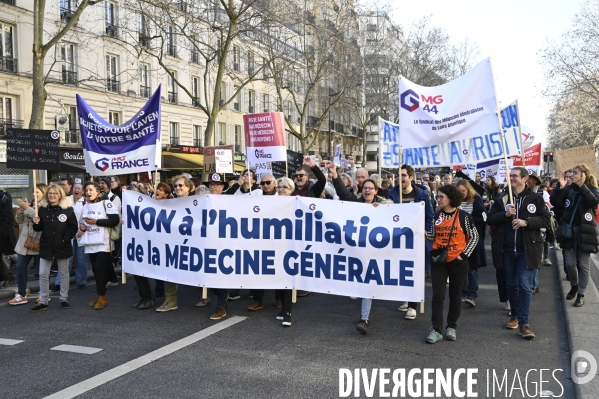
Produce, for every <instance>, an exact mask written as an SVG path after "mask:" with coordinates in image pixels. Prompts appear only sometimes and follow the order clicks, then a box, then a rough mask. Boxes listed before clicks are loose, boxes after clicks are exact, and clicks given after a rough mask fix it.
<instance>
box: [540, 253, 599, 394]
mask: <svg viewBox="0 0 599 399" xmlns="http://www.w3.org/2000/svg"><path fill="white" fill-rule="evenodd" d="M551 252H552V253H553V254H554V257H555V260H556V262H555V263H554V264H556V265H558V276H559V287H560V295H561V300H562V310H563V312H564V321H565V323H566V334H567V335H568V347H569V349H570V356H571V355H572V354H573V353H574V352H575V351H577V350H585V351H587V352H591V353H593V352H594V355H595V358H596V359H599V357H598V355H597V352H598V350H597V347H596V346H593V347H592V346H591V345H589V342H588V339H595V340H596V339H597V338H590V337H589V338H585V337H581V336H580V335H579V334H578V333H579V332H584V331H583V330H584V327H585V326H591V327H593V328H594V327H595V325H593V324H588V322H587V323H581V322H580V321H581V319H582V320H585V321H589V320H590V322H591V323H593V322H594V320H597V317H592V315H591V314H589V313H588V312H586V313H584V314H582V315H581V314H580V312H576V311H575V308H574V307H573V306H572V304H573V302H574V301H568V300H566V294H567V293H568V292H569V291H570V282H569V281H567V280H566V279H565V278H566V274H565V273H564V269H563V258H562V255H561V251H559V252H558V251H556V250H555V248H552V249H551ZM558 255H559V259H558ZM596 267H597V266H596V264H595V261H594V259H593V254H591V264H590V268H591V270H592V269H593V268H596ZM585 300H587V301H588V302H590V303H585V306H584V307H582V308H576V310H578V309H585V308H587V309H588V307H591V308H592V309H593V311H594V313H595V316H599V308H598V306H599V304H597V302H598V301H599V291H597V286H596V285H595V282H594V281H593V278H591V277H589V284H588V286H587V289H586V292H585ZM585 341H587V342H585ZM571 366H572V364H571ZM570 368H571V370H570V372H571V373H574V370H573V369H572V367H570ZM573 385H574V392H575V395H576V398H578V399H586V398H597V397H599V396H598V395H599V377H597V376H595V378H594V379H593V380H591V381H590V382H589V383H587V384H582V385H581V384H576V383H573Z"/></svg>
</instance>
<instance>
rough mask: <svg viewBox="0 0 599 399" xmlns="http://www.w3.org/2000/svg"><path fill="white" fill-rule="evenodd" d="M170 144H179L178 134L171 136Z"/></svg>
mask: <svg viewBox="0 0 599 399" xmlns="http://www.w3.org/2000/svg"><path fill="white" fill-rule="evenodd" d="M171 145H179V135H176V136H171Z"/></svg>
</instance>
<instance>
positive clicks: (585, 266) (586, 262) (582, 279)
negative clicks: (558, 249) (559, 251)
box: [563, 249, 591, 295]
mask: <svg viewBox="0 0 599 399" xmlns="http://www.w3.org/2000/svg"><path fill="white" fill-rule="evenodd" d="M563 252H564V256H565V257H566V266H567V268H568V279H569V280H570V285H571V286H572V287H574V286H575V285H578V293H579V294H580V295H584V293H585V291H586V289H587V285H588V284H589V277H590V275H591V254H590V253H585V252H582V253H580V252H578V251H573V250H571V249H564V250H563Z"/></svg>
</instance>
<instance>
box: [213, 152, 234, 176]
mask: <svg viewBox="0 0 599 399" xmlns="http://www.w3.org/2000/svg"><path fill="white" fill-rule="evenodd" d="M214 162H215V164H216V173H233V150H228V149H227V150H225V149H217V150H216V151H215V152H214Z"/></svg>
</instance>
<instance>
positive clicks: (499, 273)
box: [495, 269, 510, 302]
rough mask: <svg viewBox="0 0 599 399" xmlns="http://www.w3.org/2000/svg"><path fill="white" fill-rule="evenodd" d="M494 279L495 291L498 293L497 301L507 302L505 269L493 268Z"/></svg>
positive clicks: (508, 298)
mask: <svg viewBox="0 0 599 399" xmlns="http://www.w3.org/2000/svg"><path fill="white" fill-rule="evenodd" d="M495 280H497V292H498V293H499V302H507V301H509V300H510V297H509V296H508V294H507V285H506V284H507V283H506V282H505V270H503V269H495Z"/></svg>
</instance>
